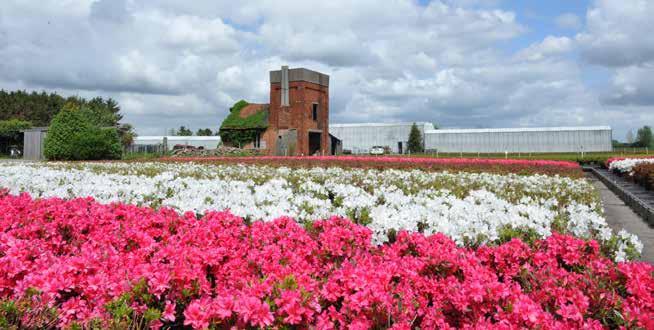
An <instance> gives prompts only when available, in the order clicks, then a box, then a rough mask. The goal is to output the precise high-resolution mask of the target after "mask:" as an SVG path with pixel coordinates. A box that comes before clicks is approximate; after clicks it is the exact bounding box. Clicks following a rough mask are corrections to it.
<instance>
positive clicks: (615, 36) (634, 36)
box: [576, 0, 654, 67]
mask: <svg viewBox="0 0 654 330" xmlns="http://www.w3.org/2000/svg"><path fill="white" fill-rule="evenodd" d="M652 17H654V2H652V1H650V0H630V1H611V0H597V1H595V3H594V5H593V7H592V8H590V9H589V10H588V13H587V15H586V26H587V28H586V30H585V31H583V32H581V33H579V34H578V35H577V36H576V39H577V41H578V43H579V45H580V46H581V51H582V56H583V58H584V59H586V60H587V61H588V62H590V63H593V64H597V65H602V66H607V67H623V66H629V65H641V64H644V63H648V62H652V61H654V33H651V32H650V31H654V20H653V19H652Z"/></svg>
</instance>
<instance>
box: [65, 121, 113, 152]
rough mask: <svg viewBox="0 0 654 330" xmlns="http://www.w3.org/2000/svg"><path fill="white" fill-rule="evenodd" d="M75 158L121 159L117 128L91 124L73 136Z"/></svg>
mask: <svg viewBox="0 0 654 330" xmlns="http://www.w3.org/2000/svg"><path fill="white" fill-rule="evenodd" d="M71 144H72V145H73V146H74V148H73V152H72V155H71V156H72V157H71V159H73V160H103V159H120V156H121V154H122V148H121V143H120V137H119V136H118V131H117V130H116V129H115V128H100V127H97V126H89V127H87V128H86V129H84V130H82V131H79V132H78V133H77V134H75V135H74V136H73V139H72V140H71Z"/></svg>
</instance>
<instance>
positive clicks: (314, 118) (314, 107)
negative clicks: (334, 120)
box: [311, 103, 318, 121]
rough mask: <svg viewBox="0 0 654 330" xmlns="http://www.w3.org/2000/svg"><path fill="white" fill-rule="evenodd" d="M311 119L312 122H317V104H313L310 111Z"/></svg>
mask: <svg viewBox="0 0 654 330" xmlns="http://www.w3.org/2000/svg"><path fill="white" fill-rule="evenodd" d="M311 117H312V118H313V120H316V121H317V120H318V103H314V104H313V107H312V109H311Z"/></svg>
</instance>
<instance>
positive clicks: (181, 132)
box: [177, 126, 193, 136]
mask: <svg viewBox="0 0 654 330" xmlns="http://www.w3.org/2000/svg"><path fill="white" fill-rule="evenodd" d="M177 135H178V136H191V135H193V132H192V131H191V130H190V129H188V128H186V127H184V126H180V127H179V130H177Z"/></svg>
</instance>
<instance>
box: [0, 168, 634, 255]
mask: <svg viewBox="0 0 654 330" xmlns="http://www.w3.org/2000/svg"><path fill="white" fill-rule="evenodd" d="M0 174H2V175H0V187H6V188H8V189H9V190H10V192H11V193H14V194H16V193H20V192H28V193H30V194H31V195H32V196H34V197H62V198H73V197H85V196H92V197H94V198H95V199H96V200H98V201H100V202H105V203H106V202H124V203H132V204H139V205H150V206H154V207H158V206H167V207H172V208H175V209H177V210H179V211H194V212H198V213H202V212H205V211H207V210H224V209H229V210H230V211H231V212H232V213H234V214H236V215H238V216H241V217H244V218H247V219H250V220H259V219H261V220H271V219H274V218H277V217H280V216H290V217H293V218H295V219H296V220H298V221H301V222H306V221H312V220H316V219H323V218H327V217H330V216H332V215H339V216H344V217H347V218H350V219H353V220H354V221H356V222H358V223H362V224H365V225H367V226H368V227H369V228H371V229H372V230H373V232H374V238H375V240H376V242H378V243H382V242H385V241H386V240H387V239H388V233H389V231H392V230H395V231H397V230H401V229H406V230H411V231H423V232H424V233H426V234H432V233H436V232H441V233H444V234H446V235H448V236H450V237H452V238H453V239H454V240H455V241H456V242H457V243H459V244H470V243H472V244H480V243H487V242H492V241H496V240H498V239H499V238H500V236H501V233H502V230H504V229H506V228H513V229H519V230H528V231H530V232H533V233H535V234H536V235H537V236H538V237H547V236H549V235H550V234H551V232H552V230H553V228H556V229H557V230H559V231H567V232H569V233H571V234H573V235H575V236H578V237H585V238H596V239H598V240H600V241H601V242H608V241H610V240H613V241H614V242H617V244H618V245H620V247H619V248H618V250H619V251H624V250H625V249H627V248H628V247H629V246H631V247H632V248H635V249H637V250H638V249H639V247H638V245H639V244H640V242H638V240H637V238H635V237H632V235H629V234H626V233H624V234H621V235H620V236H616V235H613V234H612V232H611V230H610V229H609V227H608V226H607V224H606V221H605V219H604V218H603V216H602V214H601V207H600V205H599V200H598V197H597V195H596V193H595V191H594V189H593V187H592V185H591V184H590V183H589V182H587V181H586V180H584V179H570V178H565V177H558V176H545V175H533V176H519V175H498V174H487V173H447V172H436V173H428V172H423V171H420V170H414V171H406V170H385V171H378V170H365V169H341V168H329V169H324V168H312V169H290V168H283V167H282V168H273V167H266V166H245V165H217V166H214V165H199V164H188V163H186V164H179V163H82V164H74V165H71V164H66V163H47V164H43V163H21V164H19V163H4V164H0ZM616 240H617V241H616ZM640 249H642V247H640ZM622 254H624V252H622Z"/></svg>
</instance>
